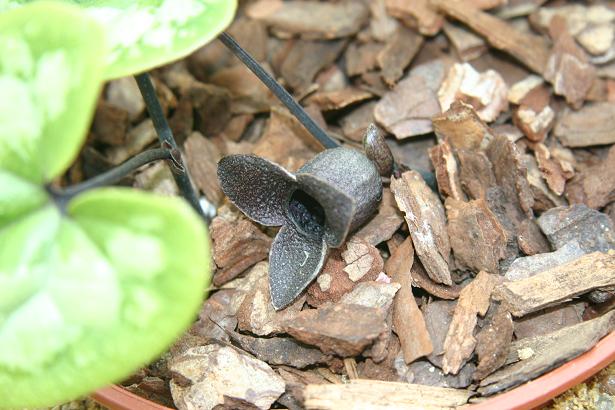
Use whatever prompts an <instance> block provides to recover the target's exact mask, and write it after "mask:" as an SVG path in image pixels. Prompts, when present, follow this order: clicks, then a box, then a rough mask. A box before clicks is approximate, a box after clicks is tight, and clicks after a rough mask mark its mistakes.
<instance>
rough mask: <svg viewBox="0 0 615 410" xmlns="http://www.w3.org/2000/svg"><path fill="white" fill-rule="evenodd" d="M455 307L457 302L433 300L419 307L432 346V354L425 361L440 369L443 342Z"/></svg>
mask: <svg viewBox="0 0 615 410" xmlns="http://www.w3.org/2000/svg"><path fill="white" fill-rule="evenodd" d="M456 305H457V302H456V301H454V300H433V301H431V302H429V303H427V304H425V305H423V306H421V311H422V312H423V316H424V317H425V323H426V324H427V330H428V331H429V337H430V338H431V343H432V345H433V352H432V353H431V354H430V355H429V356H427V360H429V361H430V362H431V363H432V364H433V365H434V366H437V367H438V368H440V369H441V368H442V359H443V355H444V341H445V340H446V334H447V333H448V329H449V327H450V325H451V321H452V320H453V314H454V313H455V306H456ZM466 365H467V363H466ZM463 367H465V366H463ZM463 367H462V368H463Z"/></svg>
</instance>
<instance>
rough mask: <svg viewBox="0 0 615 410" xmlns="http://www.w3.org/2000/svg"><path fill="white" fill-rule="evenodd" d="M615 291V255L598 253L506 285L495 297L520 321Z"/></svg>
mask: <svg viewBox="0 0 615 410" xmlns="http://www.w3.org/2000/svg"><path fill="white" fill-rule="evenodd" d="M612 288H615V251H610V252H609V253H601V252H594V253H590V254H587V255H584V256H581V257H580V258H578V259H575V260H573V261H570V262H567V263H565V264H563V265H560V266H558V267H556V268H552V269H549V270H546V271H543V272H540V273H538V274H536V275H534V276H532V277H529V278H526V279H521V280H518V281H514V282H507V283H504V284H502V285H500V286H498V288H497V289H496V290H495V291H494V294H493V297H494V299H496V300H500V301H502V303H504V304H506V306H507V308H508V309H509V310H510V312H511V313H512V314H513V316H516V317H520V316H523V315H526V314H528V313H531V312H535V311H537V310H540V309H544V308H546V307H548V306H553V305H555V304H557V303H558V302H561V301H563V300H567V299H570V298H573V297H575V296H579V295H582V294H584V293H587V292H589V291H592V290H594V289H612Z"/></svg>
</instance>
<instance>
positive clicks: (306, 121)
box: [218, 33, 340, 148]
mask: <svg viewBox="0 0 615 410" xmlns="http://www.w3.org/2000/svg"><path fill="white" fill-rule="evenodd" d="M218 39H219V40H220V41H221V42H222V44H224V45H225V46H226V47H227V48H228V49H229V50H231V52H232V53H233V54H234V55H235V56H236V57H237V58H239V59H240V60H241V61H242V62H243V63H244V64H245V65H246V66H247V67H248V68H249V69H250V71H252V72H253V73H254V74H255V75H256V76H257V77H258V78H259V79H260V80H261V81H262V82H263V84H265V85H266V86H267V88H269V89H270V90H271V92H272V93H273V94H275V96H276V97H278V99H279V100H280V101H282V103H283V104H284V105H285V106H286V108H288V110H289V111H290V112H291V113H292V114H293V115H294V116H295V117H296V118H297V119H298V120H299V122H301V124H303V126H304V127H305V128H306V129H307V130H308V131H309V132H310V134H312V135H313V136H314V138H316V139H317V140H318V141H319V142H320V143H321V144H322V145H323V146H324V147H325V148H335V147H339V146H340V144H338V143H337V141H335V140H334V139H333V138H331V137H330V136H329V135H327V133H326V132H325V130H323V129H322V128H320V126H318V124H316V122H315V121H314V120H313V119H312V118H311V117H310V116H309V115H308V114H307V113H306V112H305V110H304V109H303V107H301V106H300V105H299V103H297V101H295V99H294V98H293V97H292V96H291V95H290V94H289V93H288V91H286V89H284V87H282V86H281V85H280V84H279V83H278V82H277V81H276V80H275V79H274V78H273V77H272V76H271V75H270V74H269V73H268V72H267V71H265V69H264V68H263V67H262V66H261V65H260V64H259V63H258V62H257V61H256V60H255V59H254V58H253V57H252V56H251V55H250V54H249V53H248V52H247V51H246V50H244V49H243V48H242V47H241V46H240V45H239V44H238V43H237V42H236V41H235V39H234V38H233V37H231V36H230V35H229V34H228V33H222V34H220V35H219V36H218Z"/></svg>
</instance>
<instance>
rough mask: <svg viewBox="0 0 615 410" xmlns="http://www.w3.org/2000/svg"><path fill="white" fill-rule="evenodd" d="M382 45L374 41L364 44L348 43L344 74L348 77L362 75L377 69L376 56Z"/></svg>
mask: <svg viewBox="0 0 615 410" xmlns="http://www.w3.org/2000/svg"><path fill="white" fill-rule="evenodd" d="M383 48H384V45H383V44H381V43H377V42H374V41H370V42H368V43H365V44H360V43H359V44H357V42H353V43H350V45H349V46H348V48H347V49H346V53H345V57H346V58H345V59H346V74H347V75H348V76H349V77H353V76H355V75H362V74H365V73H367V72H368V71H372V70H374V69H376V68H377V67H378V55H379V54H380V52H381V51H382V49H383Z"/></svg>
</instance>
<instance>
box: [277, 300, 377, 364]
mask: <svg viewBox="0 0 615 410" xmlns="http://www.w3.org/2000/svg"><path fill="white" fill-rule="evenodd" d="M283 328H284V330H285V331H286V333H288V334H289V335H291V336H292V337H294V338H295V339H297V340H299V341H300V342H303V343H306V344H308V345H312V346H316V347H318V348H319V349H320V350H321V351H322V352H323V353H326V354H334V355H337V356H340V357H351V356H356V355H358V354H360V353H361V352H363V351H364V350H365V349H366V348H367V347H369V345H371V344H372V343H373V342H374V341H375V340H376V339H378V338H379V337H380V335H381V334H383V333H385V332H386V331H387V326H386V312H385V311H384V309H379V308H371V307H365V306H361V305H348V304H344V303H340V304H336V305H327V306H323V307H320V308H318V309H308V310H303V311H301V312H299V313H298V314H297V315H296V316H295V317H293V318H292V319H291V320H288V321H285V322H283Z"/></svg>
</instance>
